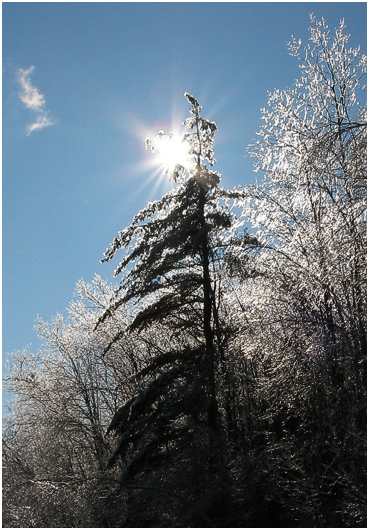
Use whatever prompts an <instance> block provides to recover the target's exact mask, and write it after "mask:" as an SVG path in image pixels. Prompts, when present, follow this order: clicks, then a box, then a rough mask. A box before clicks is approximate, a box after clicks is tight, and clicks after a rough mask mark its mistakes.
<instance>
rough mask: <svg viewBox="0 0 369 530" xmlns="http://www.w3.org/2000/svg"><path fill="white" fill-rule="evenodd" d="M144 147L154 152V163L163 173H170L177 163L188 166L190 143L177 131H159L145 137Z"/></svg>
mask: <svg viewBox="0 0 369 530" xmlns="http://www.w3.org/2000/svg"><path fill="white" fill-rule="evenodd" d="M146 148H150V149H151V152H152V153H155V163H156V164H157V165H158V166H160V167H161V169H162V170H163V172H164V173H169V174H172V173H173V172H174V170H175V168H176V167H177V166H178V165H179V166H182V167H184V168H188V167H189V163H190V154H189V151H190V145H189V144H188V142H186V141H185V140H183V138H182V136H181V135H179V134H177V133H174V132H170V133H168V134H166V133H164V131H159V132H158V133H156V134H155V136H154V137H153V138H147V139H146Z"/></svg>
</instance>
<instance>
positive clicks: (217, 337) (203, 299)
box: [97, 93, 252, 524]
mask: <svg viewBox="0 0 369 530" xmlns="http://www.w3.org/2000/svg"><path fill="white" fill-rule="evenodd" d="M185 96H186V98H187V100H188V102H189V103H190V105H191V108H190V109H189V112H190V117H188V118H187V119H186V120H185V122H184V125H186V126H187V127H188V129H189V132H187V133H185V134H184V137H183V141H184V142H186V143H187V147H188V152H189V160H190V163H189V165H188V166H187V167H184V166H179V165H177V166H176V167H175V169H174V170H173V171H172V174H171V177H172V178H173V180H174V181H175V182H176V186H175V187H174V188H173V189H172V190H171V191H169V192H168V193H166V194H165V195H164V196H163V197H162V198H161V199H160V200H157V201H155V202H152V203H149V204H148V205H147V207H146V208H144V209H143V210H141V211H140V212H139V213H138V214H137V215H136V216H135V217H134V219H133V221H132V223H131V224H130V225H129V226H128V227H127V228H126V229H124V230H123V231H121V232H120V233H119V234H118V236H117V237H116V238H115V239H114V241H113V242H112V244H111V248H110V249H108V250H107V251H106V253H105V259H104V260H103V261H108V260H110V259H112V258H113V257H114V256H115V255H116V253H117V252H118V251H120V250H123V251H124V258H123V260H122V261H121V262H120V264H119V266H118V267H117V269H116V271H115V275H116V276H120V277H121V283H120V285H119V287H118V288H117V289H116V292H115V294H114V297H113V299H112V300H111V301H110V304H109V306H108V307H107V309H106V311H104V312H103V314H102V315H101V316H100V318H99V322H98V324H97V326H99V325H100V324H101V323H102V322H103V321H105V320H106V319H107V318H114V314H115V312H116V311H117V310H118V308H120V307H121V306H123V305H124V306H126V307H127V308H128V310H129V311H130V312H131V314H132V320H131V322H130V324H129V325H128V326H122V329H121V330H120V331H119V333H118V334H117V335H116V336H115V338H114V339H113V340H112V341H111V342H110V343H109V344H108V345H107V347H106V353H108V351H109V349H110V348H111V347H112V345H113V344H114V343H116V342H117V341H120V340H121V339H122V338H123V337H124V336H125V335H126V334H127V333H132V332H135V333H146V334H147V333H150V329H156V330H157V328H158V326H159V327H160V332H161V333H162V334H166V335H167V337H170V347H167V348H165V349H163V348H162V347H155V346H154V347H153V349H152V353H151V355H148V358H147V360H146V362H145V363H144V365H142V366H139V367H137V375H136V378H137V379H141V380H142V390H141V391H140V392H139V393H138V394H137V395H135V396H134V397H133V398H132V399H130V400H129V401H128V402H127V403H124V404H122V406H121V408H120V409H119V410H118V411H117V413H116V414H115V415H114V417H113V419H112V421H111V424H110V427H109V430H108V432H114V433H115V434H116V435H118V436H119V440H118V443H117V446H116V450H115V452H114V454H113V455H112V458H111V459H110V462H109V466H113V465H114V464H115V463H116V462H117V461H120V462H121V465H123V474H122V481H123V482H124V481H128V482H130V484H131V487H132V480H136V479H137V480H138V479H139V478H140V477H141V478H142V477H143V476H146V477H147V476H148V474H150V472H152V471H153V470H155V469H158V468H163V466H164V467H165V466H169V467H170V466H173V462H174V461H178V462H182V463H184V462H185V461H186V459H189V460H191V459H192V460H193V459H194V458H195V457H196V455H197V460H196V463H194V462H192V464H191V463H189V464H188V465H187V469H192V471H191V472H190V473H189V478H188V480H189V482H191V481H192V482H195V483H196V481H197V482H198V484H199V487H200V488H201V487H203V484H202V486H201V478H200V475H201V471H200V468H201V467H202V468H203V470H204V476H205V477H207V478H206V481H207V482H209V473H211V469H213V470H215V468H216V469H218V470H219V468H220V467H222V464H221V460H222V457H221V453H222V450H221V445H222V433H221V431H222V428H221V413H220V411H219V396H218V388H219V380H220V378H221V372H222V370H223V365H224V355H225V353H224V352H225V347H226V341H227V337H229V335H230V333H229V331H230V330H229V326H226V325H225V324H224V322H223V319H222V316H221V311H222V286H221V277H222V269H224V268H225V267H226V266H228V265H229V264H230V263H232V262H235V261H237V258H236V256H239V255H240V254H242V253H243V254H245V253H244V252H242V249H245V248H246V247H247V246H248V245H250V243H252V240H251V239H250V237H249V236H248V234H247V232H246V231H245V230H243V231H240V225H241V224H242V223H240V221H239V220H238V219H237V216H236V214H235V213H234V212H233V211H232V207H231V204H232V199H235V198H237V196H238V192H237V191H226V190H223V189H220V188H219V187H218V184H219V182H220V174H219V173H218V172H216V171H214V170H212V169H211V168H212V166H213V165H214V164H215V162H216V160H215V158H214V153H213V142H214V135H215V132H216V130H217V126H216V124H215V123H214V122H211V121H209V120H207V119H205V118H203V117H202V116H201V109H202V107H201V106H200V105H199V103H198V102H197V100H196V99H195V98H194V97H193V96H191V95H190V94H188V93H186V94H185ZM158 138H159V139H163V132H162V131H161V132H160V133H158V135H157V136H156V137H154V139H148V140H147V141H146V145H147V147H150V148H151V149H152V150H153V151H154V150H155V148H156V147H155V140H156V139H158ZM168 139H169V140H170V136H169V137H168ZM228 268H229V267H228ZM195 446H197V448H195ZM191 447H192V449H191ZM200 448H203V452H201V451H200V450H199V449H200ZM204 455H205V456H204ZM169 456H170V462H171V463H170V464H169V458H168V457H169ZM195 459H196V458H195ZM180 468H181V464H180V463H179V464H178V471H179V472H180ZM184 468H186V465H185V466H184ZM214 472H215V471H214ZM196 473H198V476H196ZM215 474H216V472H215ZM191 475H192V476H191ZM166 478H167V482H166V484H167V485H171V486H173V487H174V488H175V489H176V491H177V492H178V491H180V492H181V493H182V494H188V493H189V491H188V487H187V486H186V485H185V482H186V479H185V478H184V477H183V484H184V485H183V487H182V486H180V485H179V484H178V481H175V482H171V479H173V477H171V473H170V471H168V472H167V473H166ZM204 480H205V479H204ZM203 504H204V503H203ZM205 504H206V503H205ZM207 513H208V512H207ZM202 517H204V514H203V516H202ZM205 518H206V513H205ZM126 523H127V522H126ZM172 523H173V521H172ZM200 523H202V524H204V519H202V520H201V517H200ZM146 524H149V523H146Z"/></svg>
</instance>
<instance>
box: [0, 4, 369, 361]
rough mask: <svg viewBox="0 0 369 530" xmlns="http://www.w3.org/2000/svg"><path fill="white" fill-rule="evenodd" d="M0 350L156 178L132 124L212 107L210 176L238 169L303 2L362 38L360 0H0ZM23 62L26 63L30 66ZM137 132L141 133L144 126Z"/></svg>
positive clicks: (289, 67) (29, 329) (67, 289)
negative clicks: (192, 102)
mask: <svg viewBox="0 0 369 530" xmlns="http://www.w3.org/2000/svg"><path fill="white" fill-rule="evenodd" d="M2 8H3V351H4V353H5V354H6V352H10V351H13V350H16V349H21V348H23V347H25V346H26V345H29V344H31V343H32V344H33V347H32V348H33V349H36V348H37V347H38V345H39V343H38V341H37V339H36V336H35V333H34V331H33V326H34V321H35V318H36V316H37V314H40V316H41V317H42V318H44V319H45V320H49V319H50V318H51V317H52V315H54V314H56V313H57V312H63V311H64V310H65V308H66V306H67V305H68V303H69V301H70V300H71V298H72V296H73V291H74V286H75V283H76V281H77V280H78V279H80V278H82V277H83V278H84V279H85V280H86V281H90V280H91V279H92V278H93V276H94V273H95V272H97V273H99V274H100V275H101V276H103V277H104V278H109V279H112V269H113V268H114V266H115V265H116V263H114V264H113V266H112V267H110V266H109V265H106V264H105V265H103V264H100V263H99V260H100V259H101V258H102V254H103V252H104V250H105V248H106V247H108V246H109V244H110V242H111V240H112V239H113V237H114V236H115V235H116V232H117V231H118V230H120V229H122V228H124V227H125V226H126V225H127V224H129V222H130V220H131V218H132V216H133V215H134V214H135V213H136V211H138V210H139V209H140V208H142V207H143V206H145V204H146V202H147V200H149V199H150V200H152V199H154V198H159V197H160V196H161V194H162V193H163V191H165V186H164V185H161V186H156V185H155V184H156V183H155V179H154V180H150V176H151V175H152V170H148V169H147V167H145V166H144V162H145V161H146V160H147V157H148V156H149V155H148V153H146V152H145V151H144V148H143V146H144V139H145V134H147V133H148V132H149V131H151V132H154V131H155V130H158V129H159V128H164V129H167V130H170V128H171V124H172V121H173V119H176V120H177V121H178V122H181V121H182V120H183V119H184V118H185V117H186V115H187V113H186V109H187V106H188V105H187V102H186V100H185V98H184V97H183V93H184V92H185V91H188V92H190V93H192V94H193V95H194V96H195V97H196V98H197V99H198V100H199V101H200V103H201V104H202V105H203V108H204V115H205V117H207V118H209V119H211V120H215V121H216V122H217V124H218V127H219V132H218V134H217V137H216V142H215V155H216V158H217V159H218V164H217V166H216V169H218V171H220V172H221V173H222V174H223V182H222V184H223V186H225V187H233V186H234V185H237V184H247V183H249V182H251V181H252V180H253V179H254V177H255V174H254V173H253V172H252V161H250V160H249V159H247V158H246V157H245V154H246V153H245V148H246V146H247V144H249V143H250V142H251V141H252V140H253V139H254V138H255V132H256V131H257V130H258V128H259V125H260V123H261V122H260V108H261V107H262V106H265V105H266V101H267V90H273V89H274V88H281V89H283V88H285V87H287V86H291V85H292V83H293V81H294V79H295V78H297V77H298V76H299V70H298V68H297V63H296V60H295V59H294V58H291V57H290V56H289V55H288V51H287V46H286V42H287V41H288V40H289V39H290V37H291V34H293V35H295V36H296V37H299V38H301V39H302V40H303V41H304V42H307V39H308V36H309V34H308V26H309V13H310V12H314V14H315V15H316V16H317V17H318V18H320V17H322V16H324V17H325V18H326V20H327V22H328V23H329V24H330V26H331V28H332V30H333V28H334V27H336V26H337V25H338V23H339V20H340V19H341V18H343V17H344V18H345V20H346V23H347V31H348V32H349V33H351V34H352V38H351V41H350V42H351V44H352V45H353V46H356V45H358V44H360V45H361V46H362V49H364V48H365V44H366V3H355V2H350V3H335V2H327V3H319V2H318V3H315V2H314V3H296V2H294V3H228V2H227V3H214V2H212V3H191V2H186V3H61V2H58V3H42V2H41V3H6V2H5V3H3V4H2ZM31 67H33V68H31ZM146 131H147V132H146Z"/></svg>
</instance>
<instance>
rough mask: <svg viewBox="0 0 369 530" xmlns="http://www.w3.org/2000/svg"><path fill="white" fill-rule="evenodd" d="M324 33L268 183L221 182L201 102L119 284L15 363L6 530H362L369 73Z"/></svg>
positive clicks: (341, 35) (135, 225)
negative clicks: (367, 93)
mask: <svg viewBox="0 0 369 530" xmlns="http://www.w3.org/2000/svg"><path fill="white" fill-rule="evenodd" d="M311 22H312V28H311V44H310V45H308V46H307V47H306V48H305V49H301V42H300V41H297V40H293V41H292V42H291V43H290V45H289V46H290V53H291V55H293V56H295V57H297V58H298V59H299V60H300V65H301V67H302V75H301V78H300V79H299V80H298V81H296V85H295V86H294V87H293V88H292V89H289V90H284V91H281V90H276V91H275V92H273V93H271V94H270V97H269V100H268V106H267V107H266V108H265V109H262V115H263V120H264V123H263V126H262V128H261V130H260V131H259V140H258V141H257V142H255V143H254V144H253V145H252V146H250V147H249V149H248V151H249V154H250V155H251V156H253V157H255V160H256V167H257V168H258V169H259V170H260V173H261V175H262V176H261V178H260V179H259V180H258V181H257V182H255V184H253V185H250V186H247V187H239V188H236V189H233V190H224V189H223V188H221V187H220V185H219V184H220V179H221V176H220V174H219V173H217V172H216V171H214V169H213V166H214V164H215V159H214V153H213V142H214V136H215V133H216V130H217V126H216V124H215V123H214V122H210V121H209V120H207V119H205V118H204V117H203V116H202V108H201V106H200V105H199V103H198V101H197V100H196V99H195V98H194V97H193V96H191V95H190V94H187V93H186V94H185V96H186V98H187V101H188V103H189V104H190V109H189V112H190V116H189V117H188V118H187V119H186V120H185V122H184V123H185V125H186V126H187V128H188V132H187V133H186V134H185V137H184V141H185V142H187V143H188V146H189V159H190V163H189V165H188V166H177V167H176V168H175V169H174V170H173V171H172V175H171V177H172V179H173V180H174V181H175V183H176V184H175V186H174V187H173V189H172V190H171V191H170V192H168V193H167V194H165V195H164V196H163V197H162V199H160V200H158V201H154V202H152V203H149V204H148V205H147V206H146V207H145V208H144V209H143V210H141V211H140V212H139V213H138V214H137V215H136V216H135V218H134V219H133V220H132V223H131V224H130V225H129V226H128V227H127V228H125V229H124V230H122V231H121V232H119V234H118V235H117V237H116V238H115V239H114V241H113V242H112V244H111V246H110V248H109V249H108V250H107V251H106V254H105V261H108V260H110V259H113V258H115V257H116V255H120V256H121V261H120V262H119V264H118V265H117V269H116V276H117V277H119V279H120V283H119V285H118V287H117V286H115V285H110V284H109V283H108V282H106V281H104V280H102V279H101V278H100V277H97V276H96V277H95V279H94V280H93V282H92V283H86V282H83V281H79V282H78V283H77V286H76V296H75V299H74V300H73V301H72V302H71V304H70V306H69V308H68V310H67V311H68V313H67V315H66V316H63V315H57V316H56V317H55V318H54V319H53V321H52V322H51V323H46V322H43V321H42V320H39V321H38V323H37V331H38V334H39V336H40V337H41V338H42V339H43V343H44V346H43V348H42V350H41V351H39V352H37V353H32V352H30V351H28V350H24V351H17V352H15V353H14V354H12V357H11V363H10V365H9V370H8V372H7V373H6V376H5V385H6V389H7V390H8V391H9V392H11V394H12V395H13V396H14V402H13V404H12V405H11V410H10V413H9V415H8V416H7V417H6V418H5V419H4V425H3V525H4V526H5V527H23V528H24V527H85V528H86V527H154V528H155V527H156V528H162V527H264V528H265V527H284V528H286V527H332V528H336V527H366V468H365V465H366V456H365V455H366V113H365V109H364V108H363V107H362V106H361V105H360V104H359V103H360V96H359V95H358V94H359V91H360V90H362V86H363V85H362V77H363V75H364V71H365V70H364V69H365V62H364V57H363V56H361V54H360V52H359V50H358V49H351V48H348V45H347V43H348V37H347V36H346V35H345V31H344V29H345V26H344V23H343V22H341V24H340V26H339V28H338V29H337V30H336V33H335V35H334V36H333V37H329V31H328V28H327V26H326V24H325V22H324V20H322V21H318V20H316V19H315V18H314V17H312V18H311ZM157 140H160V141H170V138H169V137H168V138H164V137H163V135H162V134H160V135H159V136H157V137H156V138H154V139H152V140H148V141H147V145H148V146H149V147H151V149H152V150H153V151H154V150H155V149H159V147H158V142H157ZM246 226H249V227H250V226H251V228H249V230H247V229H246Z"/></svg>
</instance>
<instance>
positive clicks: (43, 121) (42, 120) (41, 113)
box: [18, 66, 56, 136]
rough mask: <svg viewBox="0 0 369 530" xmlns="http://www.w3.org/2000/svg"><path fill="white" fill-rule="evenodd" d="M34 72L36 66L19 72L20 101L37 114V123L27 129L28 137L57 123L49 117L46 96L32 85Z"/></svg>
mask: <svg viewBox="0 0 369 530" xmlns="http://www.w3.org/2000/svg"><path fill="white" fill-rule="evenodd" d="M34 70H35V67H34V66H30V67H29V68H28V69H27V70H23V69H22V68H20V69H19V70H18V82H19V84H20V87H21V92H20V93H19V99H20V100H21V101H22V103H23V104H24V105H25V107H26V108H27V109H31V110H33V111H35V112H36V113H37V118H36V121H35V122H34V123H32V124H30V125H28V127H27V136H29V135H30V134H31V133H32V132H33V131H37V130H38V131H39V130H41V129H44V128H45V127H49V126H50V125H53V124H54V123H56V122H55V121H54V120H53V119H52V118H50V117H49V115H48V112H47V110H46V100H45V96H44V95H43V94H41V92H40V91H39V90H38V88H36V87H35V86H33V85H32V82H31V74H33V72H34Z"/></svg>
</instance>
